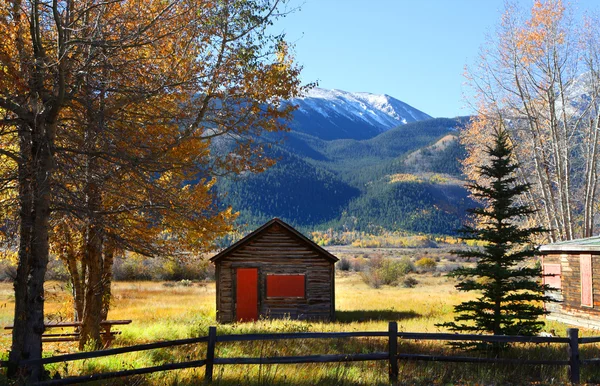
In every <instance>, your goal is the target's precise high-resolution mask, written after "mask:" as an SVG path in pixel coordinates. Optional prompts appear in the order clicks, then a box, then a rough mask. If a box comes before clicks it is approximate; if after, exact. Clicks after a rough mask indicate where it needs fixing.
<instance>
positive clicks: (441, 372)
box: [0, 274, 593, 385]
mask: <svg viewBox="0 0 600 386" xmlns="http://www.w3.org/2000/svg"><path fill="white" fill-rule="evenodd" d="M416 278H417V280H418V281H419V284H418V285H417V286H416V287H415V288H400V287H388V286H384V287H382V288H380V289H372V288H370V287H368V286H367V285H366V284H364V283H363V282H362V281H361V279H360V277H359V275H357V274H345V275H341V276H338V277H337V279H336V310H337V318H338V321H337V322H335V323H321V322H299V321H291V320H261V321H259V322H256V323H242V324H231V325H219V326H218V331H219V333H222V334H225V333H250V332H290V331H368V330H380V331H383V330H386V329H387V324H388V321H389V320H397V321H398V324H399V329H400V330H401V331H414V332H436V331H440V330H439V329H438V328H437V327H436V326H435V324H436V323H440V322H444V321H448V320H451V319H452V317H453V315H452V308H453V306H454V305H455V304H458V303H459V302H461V301H464V300H465V299H468V298H469V296H470V295H465V294H463V293H458V292H457V291H456V290H455V289H454V284H455V283H454V281H452V280H451V279H447V278H445V277H433V276H431V275H417V276H416ZM46 288H47V303H46V310H47V313H48V315H49V316H50V317H52V318H54V319H61V318H62V319H63V320H69V318H70V317H71V314H70V312H71V311H70V309H69V308H70V307H69V305H68V301H69V296H68V292H67V291H66V289H65V287H64V284H61V283H48V284H47V287H46ZM113 293H114V300H113V306H112V310H111V312H110V319H132V320H133V323H132V324H131V325H128V326H123V327H122V328H120V329H121V330H122V331H123V334H122V335H121V336H120V337H119V338H118V339H117V341H116V342H115V345H131V344H139V343H146V342H154V341H160V340H170V339H178V338H186V337H192V336H203V335H206V332H207V329H208V326H210V325H215V324H216V323H215V286H214V283H206V284H204V283H202V284H199V283H196V284H194V285H193V286H190V287H184V286H175V287H167V286H165V285H163V283H155V282H136V283H131V282H127V283H119V282H118V283H114V284H113ZM13 307H14V303H13V294H12V286H11V285H10V284H6V283H2V284H0V323H2V324H3V325H7V324H11V323H12V312H13ZM551 328H553V329H555V330H556V332H557V333H558V334H559V335H562V336H564V334H565V328H566V326H564V325H561V324H558V323H551V324H550V325H549V326H548V329H551ZM586 334H587V335H589V334H592V332H587V333H586ZM9 343H10V336H9V335H7V334H4V335H2V337H1V338H0V345H1V346H0V347H1V349H2V352H3V353H4V355H6V352H7V350H8V348H9ZM44 349H45V350H46V351H47V355H58V354H60V353H65V352H69V351H75V345H74V344H70V343H57V344H45V345H44ZM386 350H387V346H386V341H385V339H376V338H368V339H367V338H364V339H337V340H298V341H294V342H293V343H290V342H260V343H258V342H253V343H223V344H219V345H218V346H217V356H222V357H228V356H229V357H233V356H263V357H266V356H284V355H310V354H333V353H359V352H375V351H386ZM449 350H450V348H448V347H447V346H446V345H444V344H443V343H441V342H413V341H401V342H400V351H401V352H421V353H438V354H439V353H443V352H447V351H449ZM205 351H206V346H205V345H202V344H201V345H193V346H192V345H190V346H181V347H177V348H173V349H161V350H153V351H147V352H142V353H132V354H125V355H119V356H115V357H110V358H104V359H100V360H92V361H79V362H71V363H70V364H69V365H68V366H65V365H64V364H58V365H56V366H52V367H51V368H50V372H51V373H52V374H53V373H56V372H58V373H59V374H61V375H62V376H65V375H67V374H69V375H74V374H81V373H94V372H102V371H109V370H110V371H116V370H122V369H130V368H137V367H145V366H156V365H159V364H163V363H168V362H173V361H184V360H194V359H200V358H203V357H204V356H205ZM510 355H525V356H527V357H540V356H543V357H549V356H550V357H556V358H565V357H566V349H565V348H564V346H559V347H546V348H539V347H533V346H529V347H516V348H515V349H514V350H512V352H511V354H510ZM401 371H402V375H401V379H402V380H403V382H405V383H406V384H445V383H449V382H454V383H462V384H464V383H467V384H468V383H476V382H485V383H495V384H498V383H507V382H512V383H515V382H516V383H519V382H520V381H518V380H519V379H523V382H525V381H535V382H543V383H554V382H555V383H561V382H564V381H565V380H566V369H564V368H558V369H556V368H551V367H549V366H546V367H544V366H535V367H532V368H526V369H525V370H524V368H523V367H522V366H521V367H518V366H512V367H510V366H490V365H464V364H440V363H438V364H425V363H418V362H402V363H401ZM523 371H526V372H527V375H528V378H526V379H525V378H522V373H523ZM584 375H586V374H585V373H584ZM203 376H204V369H196V370H177V371H171V372H164V373H157V374H154V375H151V376H148V377H144V378H139V377H136V378H131V379H128V380H124V379H120V380H117V381H115V382H114V384H124V383H125V384H151V385H159V384H160V385H164V384H173V385H176V384H189V385H193V384H197V383H199V382H200V381H201V380H202V379H203ZM590 377H592V378H593V374H592V375H589V374H588V379H589V378H590ZM105 383H106V382H105ZM105 383H103V384H105ZM215 383H216V384H224V385H237V384H252V385H270V384H290V385H296V384H300V385H313V384H329V385H340V384H347V385H372V384H381V385H383V384H388V381H387V364H386V363H385V362H383V361H382V362H364V363H349V364H327V365H317V364H306V365H265V366H217V367H216V368H215Z"/></svg>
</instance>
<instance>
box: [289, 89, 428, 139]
mask: <svg viewBox="0 0 600 386" xmlns="http://www.w3.org/2000/svg"><path fill="white" fill-rule="evenodd" d="M289 102H290V103H293V104H294V105H297V106H298V110H297V111H296V114H295V118H296V121H297V122H301V123H305V124H309V125H310V126H311V127H310V128H307V130H302V127H296V129H299V131H304V132H308V133H309V134H313V135H317V136H318V137H321V138H324V139H334V138H355V139H360V138H369V137H372V136H375V135H377V134H379V133H381V132H384V131H387V130H389V129H391V128H393V127H396V126H399V125H402V124H406V123H409V122H416V121H421V120H425V119H431V118H432V117H431V116H429V115H427V114H425V113H424V112H422V111H419V110H417V109H415V108H414V107H412V106H409V105H408V104H406V103H404V102H402V101H400V100H398V99H396V98H394V97H391V96H389V95H386V94H373V93H368V92H348V91H344V90H338V89H332V90H329V89H324V88H320V87H315V88H312V89H310V90H308V91H307V92H306V94H305V95H303V96H300V97H298V98H294V99H291V100H290V101H289ZM305 124H302V125H300V126H305ZM323 130H325V132H323Z"/></svg>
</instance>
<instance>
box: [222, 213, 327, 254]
mask: <svg viewBox="0 0 600 386" xmlns="http://www.w3.org/2000/svg"><path fill="white" fill-rule="evenodd" d="M275 224H277V225H280V226H281V227H283V228H284V229H286V230H287V231H289V232H290V233H292V234H293V235H294V236H296V237H298V238H299V239H300V240H301V241H303V242H304V243H305V244H306V245H307V246H308V247H310V248H311V249H313V250H315V251H316V252H317V253H319V254H321V255H323V256H324V257H326V258H327V259H329V260H331V261H333V262H334V263H335V262H336V261H338V260H339V259H338V258H337V257H335V256H334V255H332V254H331V253H329V252H327V251H326V250H325V249H323V248H322V247H320V246H319V245H317V244H316V243H315V242H314V241H312V240H310V239H309V238H308V237H306V236H304V235H303V234H302V233H300V232H298V231H297V230H295V229H294V228H293V227H292V226H291V225H288V224H286V223H285V222H283V221H281V220H280V219H278V218H274V219H272V220H271V221H269V222H267V223H266V224H264V225H263V226H261V227H260V228H258V229H256V230H255V231H254V232H252V233H250V234H249V235H247V236H246V237H244V238H243V239H241V240H239V241H238V242H236V243H234V244H233V245H231V246H230V247H229V248H226V249H224V250H222V251H221V252H219V253H218V254H216V255H215V256H213V257H211V259H210V261H212V262H213V263H214V262H215V261H217V260H219V259H220V258H222V257H223V256H226V255H228V254H230V253H232V252H233V251H236V250H238V249H240V248H241V247H243V246H244V245H246V244H248V243H249V242H250V241H252V240H254V239H255V238H257V237H258V236H260V235H261V234H263V233H264V232H265V231H267V230H268V229H269V228H271V227H272V226H274V225H275Z"/></svg>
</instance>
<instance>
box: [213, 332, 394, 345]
mask: <svg viewBox="0 0 600 386" xmlns="http://www.w3.org/2000/svg"><path fill="white" fill-rule="evenodd" d="M385 336H388V332H387V331H364V332H358V331H357V332H290V333H281V334H243V335H242V334H238V335H219V336H217V342H245V341H262V340H282V339H328V338H333V339H336V338H358V337H385Z"/></svg>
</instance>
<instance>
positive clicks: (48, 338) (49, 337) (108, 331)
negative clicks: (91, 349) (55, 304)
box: [4, 320, 131, 347]
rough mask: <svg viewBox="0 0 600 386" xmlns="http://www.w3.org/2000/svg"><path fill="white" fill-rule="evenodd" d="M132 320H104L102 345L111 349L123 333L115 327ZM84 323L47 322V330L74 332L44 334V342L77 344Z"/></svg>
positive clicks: (10, 328)
mask: <svg viewBox="0 0 600 386" xmlns="http://www.w3.org/2000/svg"><path fill="white" fill-rule="evenodd" d="M130 323H131V320H103V321H101V322H100V327H101V328H102V330H101V331H100V337H101V338H102V344H103V345H104V347H110V345H111V343H112V341H113V340H114V339H115V335H118V334H120V333H121V331H113V330H112V327H113V326H118V325H125V324H130ZM82 324H83V323H82V322H47V323H44V327H45V329H46V330H48V329H58V328H62V329H65V328H70V327H73V328H74V329H75V330H74V331H73V332H58V333H44V334H43V335H42V342H43V343H45V342H76V341H78V340H79V338H80V331H79V330H80V329H81V325H82ZM13 327H14V326H6V327H4V329H5V330H12V329H13Z"/></svg>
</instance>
